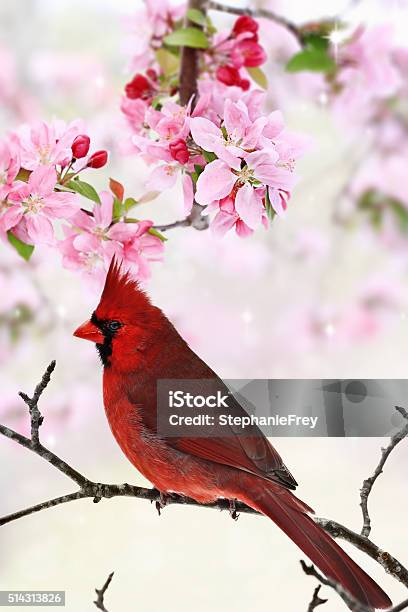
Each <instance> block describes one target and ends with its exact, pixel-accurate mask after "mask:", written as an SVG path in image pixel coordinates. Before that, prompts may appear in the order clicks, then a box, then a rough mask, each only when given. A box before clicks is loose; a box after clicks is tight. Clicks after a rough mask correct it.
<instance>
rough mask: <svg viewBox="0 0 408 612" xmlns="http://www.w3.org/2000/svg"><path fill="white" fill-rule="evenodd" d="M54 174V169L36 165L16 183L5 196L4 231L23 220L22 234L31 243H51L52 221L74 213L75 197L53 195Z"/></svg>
mask: <svg viewBox="0 0 408 612" xmlns="http://www.w3.org/2000/svg"><path fill="white" fill-rule="evenodd" d="M56 182H57V174H56V172H55V169H54V168H51V167H47V166H39V167H38V168H37V169H36V170H34V171H33V172H32V173H31V174H30V177H29V179H28V183H23V182H21V181H18V182H16V183H15V184H14V186H13V189H12V190H11V191H10V193H9V195H8V202H9V204H10V206H8V207H7V209H6V210H5V212H4V213H3V215H2V217H1V218H0V225H1V228H2V229H3V230H4V231H7V230H9V229H13V228H15V226H18V225H19V224H20V222H21V221H24V227H25V231H26V233H27V236H28V238H29V240H28V241H29V242H30V243H32V244H37V243H45V244H54V241H55V239H54V229H53V226H52V220H53V219H58V218H69V217H70V216H72V215H73V214H74V213H75V212H76V211H77V210H78V195H77V194H74V193H68V192H56V191H54V187H55V185H56Z"/></svg>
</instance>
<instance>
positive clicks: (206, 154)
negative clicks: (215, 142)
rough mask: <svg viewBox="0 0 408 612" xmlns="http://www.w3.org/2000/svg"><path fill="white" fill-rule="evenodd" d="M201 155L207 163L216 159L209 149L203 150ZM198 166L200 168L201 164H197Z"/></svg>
mask: <svg viewBox="0 0 408 612" xmlns="http://www.w3.org/2000/svg"><path fill="white" fill-rule="evenodd" d="M203 157H204V159H205V161H206V162H208V163H211V162H212V161H214V160H215V159H218V158H217V156H216V154H215V153H212V152H211V151H203ZM199 168H200V169H201V170H202V168H201V166H199ZM201 170H200V171H201Z"/></svg>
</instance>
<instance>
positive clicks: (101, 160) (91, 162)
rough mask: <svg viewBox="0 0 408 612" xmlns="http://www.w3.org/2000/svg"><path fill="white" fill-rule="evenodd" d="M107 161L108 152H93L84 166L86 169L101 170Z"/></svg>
mask: <svg viewBox="0 0 408 612" xmlns="http://www.w3.org/2000/svg"><path fill="white" fill-rule="evenodd" d="M107 161H108V152H107V151H95V153H92V155H91V157H90V158H89V159H88V163H87V164H86V167H87V168H103V166H104V165H105V164H106V162H107Z"/></svg>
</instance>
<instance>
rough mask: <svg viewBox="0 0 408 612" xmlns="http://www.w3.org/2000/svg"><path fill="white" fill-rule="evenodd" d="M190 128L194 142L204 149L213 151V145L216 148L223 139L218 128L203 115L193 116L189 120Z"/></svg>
mask: <svg viewBox="0 0 408 612" xmlns="http://www.w3.org/2000/svg"><path fill="white" fill-rule="evenodd" d="M190 130H191V135H192V137H193V140H194V142H195V143H197V144H198V145H199V146H200V147H202V148H203V149H204V151H214V147H215V148H217V146H219V145H220V142H221V141H222V140H224V138H223V136H222V132H221V130H220V128H219V127H217V126H216V125H215V124H214V123H213V122H212V121H209V120H208V119H205V118H204V117H193V118H192V119H191V120H190Z"/></svg>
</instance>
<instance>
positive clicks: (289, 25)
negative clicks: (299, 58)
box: [207, 0, 303, 46]
mask: <svg viewBox="0 0 408 612" xmlns="http://www.w3.org/2000/svg"><path fill="white" fill-rule="evenodd" d="M207 8H208V9H209V10H212V11H220V12H222V13H230V14H231V15H249V16H250V17H263V18H264V19H270V20H271V21H274V22H275V23H278V24H279V25H282V26H284V27H285V28H286V29H287V30H289V32H292V34H293V35H294V36H295V38H296V39H297V40H298V41H299V43H300V44H301V45H302V46H303V38H302V31H301V28H300V27H298V26H297V25H296V24H295V23H293V21H290V20H289V19H286V17H282V15H278V14H277V13H274V12H273V11H270V10H268V9H263V8H259V9H250V8H246V7H245V8H244V7H243V8H241V7H238V6H229V5H228V4H224V3H223V2H215V1H213V0H210V1H209V2H208V4H207Z"/></svg>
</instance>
